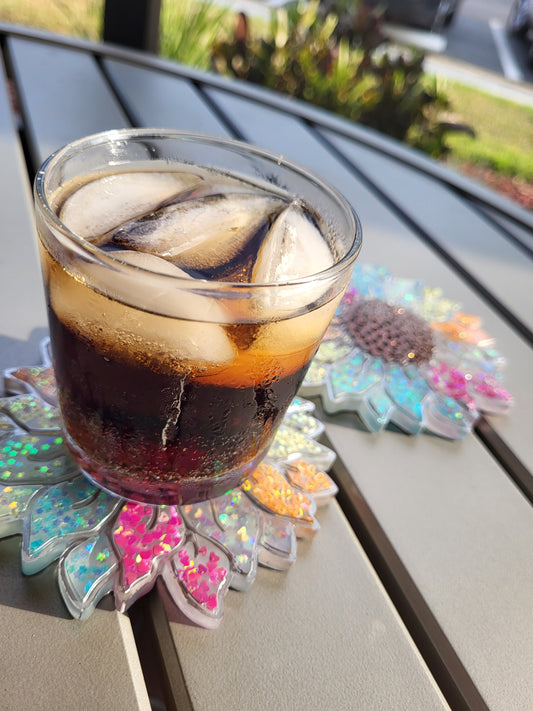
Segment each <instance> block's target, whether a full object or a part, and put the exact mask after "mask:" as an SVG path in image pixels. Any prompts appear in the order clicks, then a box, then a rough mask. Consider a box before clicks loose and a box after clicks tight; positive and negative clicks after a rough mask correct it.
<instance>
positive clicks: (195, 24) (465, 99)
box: [0, 0, 533, 183]
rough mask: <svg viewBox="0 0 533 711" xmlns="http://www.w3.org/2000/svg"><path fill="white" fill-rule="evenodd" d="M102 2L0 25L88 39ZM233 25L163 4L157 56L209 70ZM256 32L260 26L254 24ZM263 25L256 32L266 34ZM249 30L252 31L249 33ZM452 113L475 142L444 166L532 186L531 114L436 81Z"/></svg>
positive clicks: (4, 12) (27, 3) (203, 9)
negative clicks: (467, 167) (484, 170)
mask: <svg viewBox="0 0 533 711" xmlns="http://www.w3.org/2000/svg"><path fill="white" fill-rule="evenodd" d="M103 7H104V0H0V21H2V22H12V23H15V24H21V25H28V26H32V27H38V28H41V29H46V30H50V31H52V32H57V33H60V34H70V35H75V36H79V37H84V38H88V39H92V40H98V39H100V37H101V28H102V16H103ZM233 26H234V14H233V13H232V12H231V11H230V10H228V9H226V8H223V7H221V6H219V5H216V4H214V3H207V4H204V3H202V2H198V1H197V0H179V1H178V0H163V2H162V9H161V38H160V53H161V54H162V56H164V57H167V58H169V59H173V60H176V61H179V62H181V63H184V64H189V65H192V66H196V67H198V68H201V69H209V68H210V66H211V59H210V47H211V45H212V43H213V42H214V41H215V39H219V38H220V37H221V36H223V35H224V34H225V33H227V32H228V31H232V29H233ZM259 28H261V23H259ZM265 28H266V24H265V23H263V27H262V28H261V29H260V31H263V30H265ZM254 31H257V30H256V29H254ZM439 86H440V89H441V91H442V92H443V93H444V94H445V95H446V96H447V97H448V99H449V100H450V103H451V110H452V112H453V113H454V115H455V117H456V118H457V119H458V120H459V121H460V122H462V123H466V124H468V125H470V126H471V127H472V128H473V129H474V131H475V133H476V137H475V138H471V137H469V136H466V135H463V134H450V135H449V138H448V144H449V145H450V148H451V154H450V156H449V158H448V162H449V163H450V164H452V165H454V166H455V167H457V168H458V169H461V165H464V164H467V163H468V164H473V165H474V166H478V167H488V168H490V169H492V170H494V171H496V172H498V173H499V174H502V175H509V176H514V177H518V178H521V179H522V180H525V181H527V182H530V183H533V109H532V108H528V107H524V106H519V105H517V104H513V103H511V102H509V101H505V100H503V99H499V98H495V97H493V96H490V95H488V94H484V93H482V92H480V91H477V90H475V89H472V88H470V87H465V86H462V85H460V84H456V83H453V82H448V81H443V80H439Z"/></svg>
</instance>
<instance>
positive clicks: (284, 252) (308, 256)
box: [252, 203, 334, 284]
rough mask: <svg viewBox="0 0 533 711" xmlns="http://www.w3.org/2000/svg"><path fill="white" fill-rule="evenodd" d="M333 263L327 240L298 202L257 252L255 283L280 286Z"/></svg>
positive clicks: (281, 217) (253, 273) (288, 209)
mask: <svg viewBox="0 0 533 711" xmlns="http://www.w3.org/2000/svg"><path fill="white" fill-rule="evenodd" d="M333 263H334V259H333V255H332V253H331V250H330V249H329V247H328V245H327V243H326V241H325V239H324V237H323V236H322V235H321V234H320V231H319V230H318V228H317V227H316V226H315V225H314V224H313V223H312V221H311V219H310V218H309V217H308V216H307V215H306V214H305V213H304V212H303V211H302V209H301V207H300V206H299V205H298V204H297V203H292V204H291V205H289V207H287V208H286V209H285V210H284V211H283V212H282V213H281V214H280V215H279V216H278V218H277V219H276V221H275V222H274V224H273V225H272V227H271V229H270V231H269V233H268V235H267V236H266V237H265V239H264V241H263V244H262V245H261V248H260V250H259V252H258V255H257V259H256V262H255V266H254V269H253V272H252V281H253V282H255V283H258V284H268V283H277V284H280V283H282V282H285V281H290V280H292V279H300V278H302V277H307V276H311V275H313V274H318V273H319V272H322V271H324V270H325V269H327V268H328V267H330V266H332V264H333Z"/></svg>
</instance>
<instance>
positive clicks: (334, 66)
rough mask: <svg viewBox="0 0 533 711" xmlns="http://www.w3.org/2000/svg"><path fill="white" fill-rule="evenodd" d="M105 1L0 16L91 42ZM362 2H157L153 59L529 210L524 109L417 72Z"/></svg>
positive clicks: (531, 185) (0, 8) (32, 6)
mask: <svg viewBox="0 0 533 711" xmlns="http://www.w3.org/2000/svg"><path fill="white" fill-rule="evenodd" d="M103 9H104V0H0V21H3V22H11V23H15V24H22V25H27V26H32V27H37V28H41V29H45V30H50V31H52V32H57V33H60V34H67V35H74V36H78V37H82V38H86V39H90V40H99V39H100V38H101V37H102V24H103ZM382 20H383V18H382V16H381V15H380V13H379V11H377V10H373V11H369V10H367V9H365V7H364V6H363V0H321V2H320V3H318V0H310V2H307V3H304V2H300V3H298V2H296V1H295V2H293V3H291V4H289V5H287V6H285V7H284V8H280V9H278V10H273V11H272V13H271V15H270V18H269V19H268V20H265V19H264V18H262V17H261V16H259V17H258V16H253V17H244V16H242V15H239V14H238V13H236V12H234V11H233V10H232V8H231V7H230V6H228V5H224V2H223V0H216V2H215V1H210V0H207V1H206V2H204V1H203V0H162V5H161V18H160V54H161V55H162V56H164V57H167V58H168V59H171V60H174V61H177V62H181V63H183V64H188V65H192V66H195V67H198V68H200V69H204V70H215V71H218V72H221V73H224V74H225V75H227V76H230V77H239V78H242V79H245V80H247V81H250V82H256V83H258V84H261V85H263V86H267V87H269V88H271V89H274V90H275V91H279V92H282V93H284V94H287V95H289V96H293V97H296V98H300V99H303V100H304V101H308V102H311V103H313V104H315V105H317V106H321V107H323V108H326V109H328V110H330V111H334V112H336V113H338V114H340V115H342V116H346V117H348V118H350V119H352V120H354V121H358V122H360V123H362V124H364V125H366V126H369V127H371V128H373V129H376V130H378V131H381V132H382V133H385V134H387V135H389V136H393V137H394V138H397V139H398V140H400V141H403V142H405V143H407V144H409V145H411V146H414V147H416V148H417V149H420V150H423V151H425V152H426V153H428V154H429V155H431V156H433V157H435V158H438V159H440V160H446V161H447V162H448V164H449V165H451V166H453V167H455V168H457V169H458V170H461V171H463V172H466V173H468V174H469V175H471V176H472V177H474V178H475V179H479V180H481V181H482V182H485V183H489V185H491V186H492V187H493V188H495V189H496V190H499V191H500V192H504V193H505V194H507V195H508V196H509V197H510V198H511V199H515V200H516V201H517V202H519V203H520V204H523V205H525V206H526V207H530V208H533V109H531V108H529V107H527V106H521V105H518V104H513V103H512V102H509V101H505V100H502V99H499V98H497V97H494V96H491V95H488V94H483V93H482V92H480V91H478V90H476V89H474V88H472V87H468V86H463V85H460V84H458V83H456V82H452V81H448V80H443V79H442V78H439V79H437V78H436V77H434V76H428V74H427V73H425V72H424V56H423V54H422V52H420V51H418V50H416V49H413V48H408V47H402V46H398V45H395V44H393V43H391V42H390V41H388V40H387V38H386V37H385V36H384V33H383V27H382V25H383V22H382Z"/></svg>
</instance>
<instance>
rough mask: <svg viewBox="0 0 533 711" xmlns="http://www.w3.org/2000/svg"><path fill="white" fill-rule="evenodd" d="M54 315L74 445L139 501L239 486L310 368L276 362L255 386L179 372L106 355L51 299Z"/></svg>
mask: <svg viewBox="0 0 533 711" xmlns="http://www.w3.org/2000/svg"><path fill="white" fill-rule="evenodd" d="M49 323H50V332H51V338H52V343H53V347H54V368H55V373H56V378H57V382H58V388H59V393H60V406H61V413H62V417H63V420H64V423H65V426H66V429H67V431H68V435H67V442H68V444H69V446H70V448H71V451H72V453H73V455H74V456H75V458H76V459H77V460H78V463H79V464H80V466H81V467H82V468H83V469H84V470H85V471H86V473H87V474H88V475H89V477H90V478H91V479H92V480H93V481H94V482H95V483H97V484H98V485H100V486H102V487H103V488H105V489H108V490H110V491H112V492H114V493H118V494H122V495H124V496H125V497H127V498H133V499H135V500H138V501H147V502H150V503H155V502H157V503H160V504H164V503H172V504H180V503H183V502H187V503H190V502H192V501H200V500H203V499H205V498H209V497H212V496H217V495H220V494H222V493H224V492H225V491H227V490H229V489H231V488H233V487H235V486H237V485H238V484H239V483H240V482H241V481H242V478H243V476H246V473H247V472H249V471H252V470H253V468H255V466H256V465H257V463H258V462H259V461H260V459H261V458H262V457H263V456H264V453H265V451H266V450H267V449H268V447H269V445H270V443H271V441H272V439H273V436H274V434H275V431H276V429H277V427H278V425H279V422H280V420H281V419H282V417H283V415H284V412H285V409H286V404H287V402H289V401H290V400H291V397H292V396H293V395H294V393H296V391H297V389H298V387H299V385H300V383H301V381H302V379H303V377H304V374H305V370H306V368H305V366H302V367H299V368H298V369H297V370H295V371H294V372H291V373H289V374H287V375H285V376H284V377H276V375H275V373H276V371H278V370H279V368H277V364H276V363H275V362H273V363H272V371H273V373H274V376H272V375H270V376H268V377H267V379H266V381H265V382H262V381H259V380H258V382H257V383H256V384H255V385H253V386H250V385H248V386H243V387H233V386H224V385H217V384H213V383H211V382H207V383H205V382H204V380H205V377H204V376H203V375H202V373H197V374H194V373H190V374H187V375H186V376H184V375H175V376H173V375H170V374H167V373H159V372H155V371H154V370H151V369H149V368H147V367H146V365H144V364H138V365H135V364H133V363H132V362H131V360H130V361H123V360H118V359H113V358H109V357H107V356H104V355H102V353H101V352H100V351H99V349H98V348H97V347H96V346H95V344H93V343H91V342H90V341H87V340H84V339H82V338H80V337H79V336H78V335H77V334H75V333H74V332H73V331H71V330H70V329H69V328H67V327H66V326H65V325H64V324H62V323H61V321H60V320H59V319H58V318H57V316H56V314H55V313H54V311H53V309H52V308H51V307H50V308H49ZM234 328H235V327H234ZM237 328H238V330H241V331H243V330H245V329H247V328H248V329H249V328H250V326H246V325H243V326H240V327H237ZM239 340H241V341H243V340H246V338H245V334H244V333H241V334H240V338H239ZM308 350H309V349H308ZM313 350H314V349H313ZM312 354H313V353H312V351H309V352H308V353H306V354H305V361H308V360H309V359H310V358H311V356H312ZM208 380H209V378H208ZM177 391H179V392H181V399H180V409H179V413H177V412H176V413H175V414H176V418H175V419H176V422H175V425H174V427H170V428H168V426H167V432H166V443H165V444H164V445H163V444H162V432H163V430H165V427H166V425H167V423H168V421H169V419H170V420H172V419H173V408H175V404H174V394H175V393H176V392H177ZM213 452H216V453H217V457H216V459H215V463H214V465H213V457H212V453H213ZM86 455H88V457H89V458H87V456H86ZM95 462H98V463H99V464H101V469H100V468H98V467H95V466H94V463H95Z"/></svg>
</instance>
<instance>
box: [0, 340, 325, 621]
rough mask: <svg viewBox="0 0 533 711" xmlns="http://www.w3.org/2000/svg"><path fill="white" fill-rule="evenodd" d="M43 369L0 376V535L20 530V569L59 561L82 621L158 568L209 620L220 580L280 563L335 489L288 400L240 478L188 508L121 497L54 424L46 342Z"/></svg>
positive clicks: (185, 605) (243, 577) (142, 586)
mask: <svg viewBox="0 0 533 711" xmlns="http://www.w3.org/2000/svg"><path fill="white" fill-rule="evenodd" d="M42 354H43V365H41V366H34V367H20V368H13V369H11V370H8V371H6V372H5V374H4V381H5V389H6V392H8V393H13V396H11V397H3V398H0V537H5V536H10V535H13V534H22V571H23V572H24V573H25V574H27V575H31V574H33V573H37V572H38V571H39V570H42V569H43V568H45V567H46V566H48V565H50V564H51V563H52V562H54V561H56V560H57V559H59V563H58V569H57V572H58V582H59V589H60V591H61V595H62V596H63V599H64V601H65V604H66V606H67V608H68V610H69V612H70V613H71V614H72V616H73V617H75V618H78V619H80V620H83V619H86V618H87V617H89V615H90V614H91V613H92V612H93V610H94V609H95V607H96V605H97V604H98V602H99V601H100V600H101V599H102V597H104V595H107V594H113V595H114V600H115V605H116V608H117V609H118V610H120V611H125V610H127V609H128V607H129V606H130V605H131V604H132V603H133V602H134V601H135V600H136V599H137V598H139V597H140V596H142V595H144V594H146V593H147V592H148V591H149V590H151V588H152V587H153V586H154V584H155V581H156V579H157V577H158V576H161V578H162V579H163V581H164V583H165V585H166V587H167V589H168V591H169V594H170V596H171V598H172V600H173V601H174V603H175V604H176V605H177V606H178V607H179V609H180V610H181V611H182V612H183V613H184V614H185V615H186V616H187V617H188V618H189V619H190V620H191V621H193V622H195V623H196V624H198V625H201V626H203V627H208V628H214V627H216V626H217V625H218V624H219V623H220V621H221V619H222V615H223V600H224V595H225V594H226V592H227V590H228V588H234V589H235V590H246V589H247V588H249V587H250V585H252V583H253V581H254V579H255V575H256V572H257V566H258V565H263V566H266V567H268V568H272V569H274V570H286V569H287V568H288V567H289V566H290V565H291V564H292V563H293V562H294V560H295V558H296V539H297V538H299V537H306V538H309V537H312V536H313V535H314V534H315V533H316V532H317V530H318V529H319V524H318V521H317V519H316V518H315V512H316V508H317V506H320V505H322V504H324V503H326V502H327V501H328V500H329V499H330V498H331V497H332V496H334V495H335V494H336V493H337V487H336V486H335V484H334V483H333V481H332V480H331V479H330V478H329V477H328V476H327V474H326V473H325V471H324V470H328V469H329V468H330V467H331V465H332V464H333V461H334V459H335V454H334V452H332V451H331V450H330V449H328V448H327V447H324V446H323V445H321V444H320V443H319V442H317V441H316V438H317V437H318V436H319V435H320V434H321V433H322V431H323V425H322V424H321V423H320V422H319V421H318V420H317V419H316V418H315V417H314V416H313V410H314V405H313V404H312V403H311V402H308V401H306V400H303V399H301V398H295V400H294V401H293V403H292V405H291V407H290V409H289V411H288V413H287V415H286V417H285V419H284V421H283V424H282V426H281V427H280V429H279V431H278V434H277V436H276V439H275V440H274V443H273V444H272V447H271V449H270V450H269V453H268V457H267V458H266V460H265V461H264V462H263V463H262V464H261V465H260V466H259V467H258V469H257V470H256V471H255V472H254V473H253V475H252V476H250V477H249V478H248V479H247V480H246V481H245V482H244V484H243V485H242V486H241V487H240V488H238V489H234V490H233V491H228V492H227V493H226V494H224V495H223V496H220V497H218V498H215V499H212V500H210V501H205V502H202V503H200V504H194V505H190V506H180V507H176V506H149V505H146V504H136V503H133V502H129V501H128V502H126V501H125V500H124V499H120V498H117V497H114V496H111V495H110V494H108V493H106V492H104V491H102V490H100V489H97V488H95V486H94V485H93V484H91V483H90V482H89V481H88V480H87V479H86V478H85V477H84V476H83V475H82V474H81V473H80V470H79V469H78V467H77V465H76V464H75V463H74V461H73V460H72V458H71V457H70V455H69V454H68V452H67V450H66V448H65V445H64V443H63V439H62V436H61V430H60V424H61V423H60V419H59V413H58V410H57V398H56V388H55V379H54V373H53V369H52V367H51V363H50V357H49V351H48V341H45V342H43V344H42Z"/></svg>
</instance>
